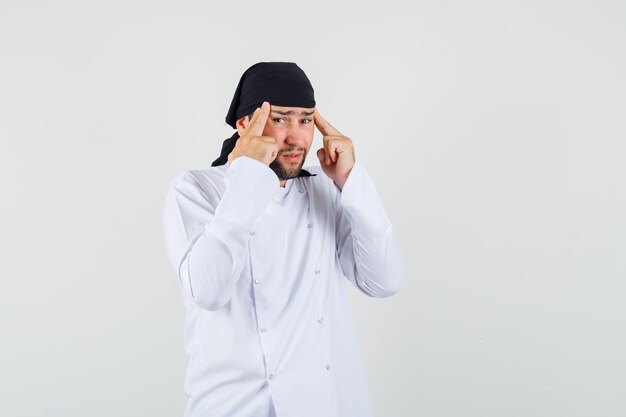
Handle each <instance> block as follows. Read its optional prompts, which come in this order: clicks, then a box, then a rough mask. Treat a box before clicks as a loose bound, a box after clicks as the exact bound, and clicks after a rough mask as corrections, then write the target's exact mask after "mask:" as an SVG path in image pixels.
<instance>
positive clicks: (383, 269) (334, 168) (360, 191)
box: [315, 109, 404, 297]
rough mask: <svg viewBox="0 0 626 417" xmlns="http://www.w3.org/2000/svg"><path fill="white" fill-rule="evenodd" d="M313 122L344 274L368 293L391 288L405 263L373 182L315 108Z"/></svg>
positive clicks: (348, 143)
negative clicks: (331, 190) (331, 189)
mask: <svg viewBox="0 0 626 417" xmlns="http://www.w3.org/2000/svg"><path fill="white" fill-rule="evenodd" d="M315 125H316V126H317V128H318V129H319V131H320V132H321V133H322V135H323V136H324V138H323V140H324V146H323V148H320V149H319V150H318V151H317V156H318V158H319V160H320V165H321V167H322V170H323V171H324V173H325V174H326V175H327V176H328V177H329V178H331V179H332V180H333V183H334V184H335V186H336V188H337V190H338V193H339V195H338V197H337V201H336V210H337V225H336V240H337V252H338V254H339V261H340V263H341V267H342V269H343V272H344V275H345V276H346V277H347V278H348V279H349V280H350V281H351V282H352V283H353V284H354V285H355V286H356V287H357V288H359V289H360V290H361V291H363V292H364V293H365V294H367V295H370V296H372V297H388V296H390V295H392V294H394V293H396V292H397V291H398V290H399V288H400V285H401V284H402V280H403V279H404V264H403V261H402V256H401V254H400V250H399V248H398V245H397V243H396V241H395V239H394V237H393V233H392V227H391V222H390V221H389V219H388V218H387V215H386V214H385V210H384V208H383V205H382V203H381V201H380V198H379V197H378V193H377V192H376V187H375V186H374V183H373V182H372V180H371V178H370V177H369V176H368V175H367V173H366V172H365V169H364V168H363V167H362V165H361V164H360V162H358V161H357V160H356V158H355V154H354V145H353V143H352V140H351V139H350V138H348V137H346V136H344V135H342V134H341V133H340V132H339V131H338V130H337V129H336V128H335V127H333V126H332V125H331V124H330V123H329V122H328V121H326V119H324V118H323V117H322V116H321V115H320V114H319V112H318V111H317V109H316V111H315Z"/></svg>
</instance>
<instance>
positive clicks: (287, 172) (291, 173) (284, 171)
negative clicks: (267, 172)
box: [270, 158, 304, 180]
mask: <svg viewBox="0 0 626 417" xmlns="http://www.w3.org/2000/svg"><path fill="white" fill-rule="evenodd" d="M303 165H304V158H303V159H302V161H301V162H300V164H299V165H298V166H297V167H296V168H294V167H289V168H287V167H285V166H284V165H283V164H281V163H280V162H278V161H276V160H274V161H273V162H272V163H271V164H270V168H271V169H272V171H274V172H275V173H276V175H277V176H278V178H279V179H281V180H290V179H292V178H296V177H297V176H298V174H300V171H302V166H303Z"/></svg>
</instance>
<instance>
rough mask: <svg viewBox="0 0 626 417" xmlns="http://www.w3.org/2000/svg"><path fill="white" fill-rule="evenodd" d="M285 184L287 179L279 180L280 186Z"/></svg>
mask: <svg viewBox="0 0 626 417" xmlns="http://www.w3.org/2000/svg"><path fill="white" fill-rule="evenodd" d="M285 184H287V180H280V186H281V187H283V188H285Z"/></svg>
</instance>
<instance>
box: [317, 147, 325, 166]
mask: <svg viewBox="0 0 626 417" xmlns="http://www.w3.org/2000/svg"><path fill="white" fill-rule="evenodd" d="M325 158H326V152H324V148H319V149H318V150H317V159H319V160H320V165H324V159H325Z"/></svg>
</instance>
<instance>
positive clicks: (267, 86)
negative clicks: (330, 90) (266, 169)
mask: <svg viewBox="0 0 626 417" xmlns="http://www.w3.org/2000/svg"><path fill="white" fill-rule="evenodd" d="M264 101H267V102H269V103H270V104H273V105H276V106H284V107H306V108H311V107H315V97H314V94H313V86H312V85H311V82H310V81H309V79H308V78H307V76H306V74H305V73H304V71H302V69H301V68H300V67H299V66H297V65H296V64H294V63H293V62H259V63H258V64H254V65H253V66H251V67H250V68H248V69H247V70H246V72H244V73H243V75H242V76H241V79H240V80H239V84H238V85H237V89H236V90H235V95H234V96H233V101H232V102H231V103H230V109H228V114H227V115H226V123H227V124H228V125H230V126H231V127H233V129H236V128H237V125H236V123H237V120H239V119H240V118H241V117H243V116H246V115H249V114H250V113H252V112H254V110H255V109H256V108H257V107H260V106H261V104H263V102H264ZM237 139H239V133H238V132H235V134H234V135H233V136H231V137H230V138H228V139H226V140H225V141H224V143H223V144H222V153H221V155H220V157H219V158H217V159H216V160H215V161H213V163H212V164H211V166H218V165H224V164H226V162H228V155H229V154H230V153H231V152H232V151H233V149H234V148H235V143H236V142H237ZM310 175H311V174H310V173H309V172H308V171H306V170H301V171H300V175H299V176H310Z"/></svg>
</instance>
